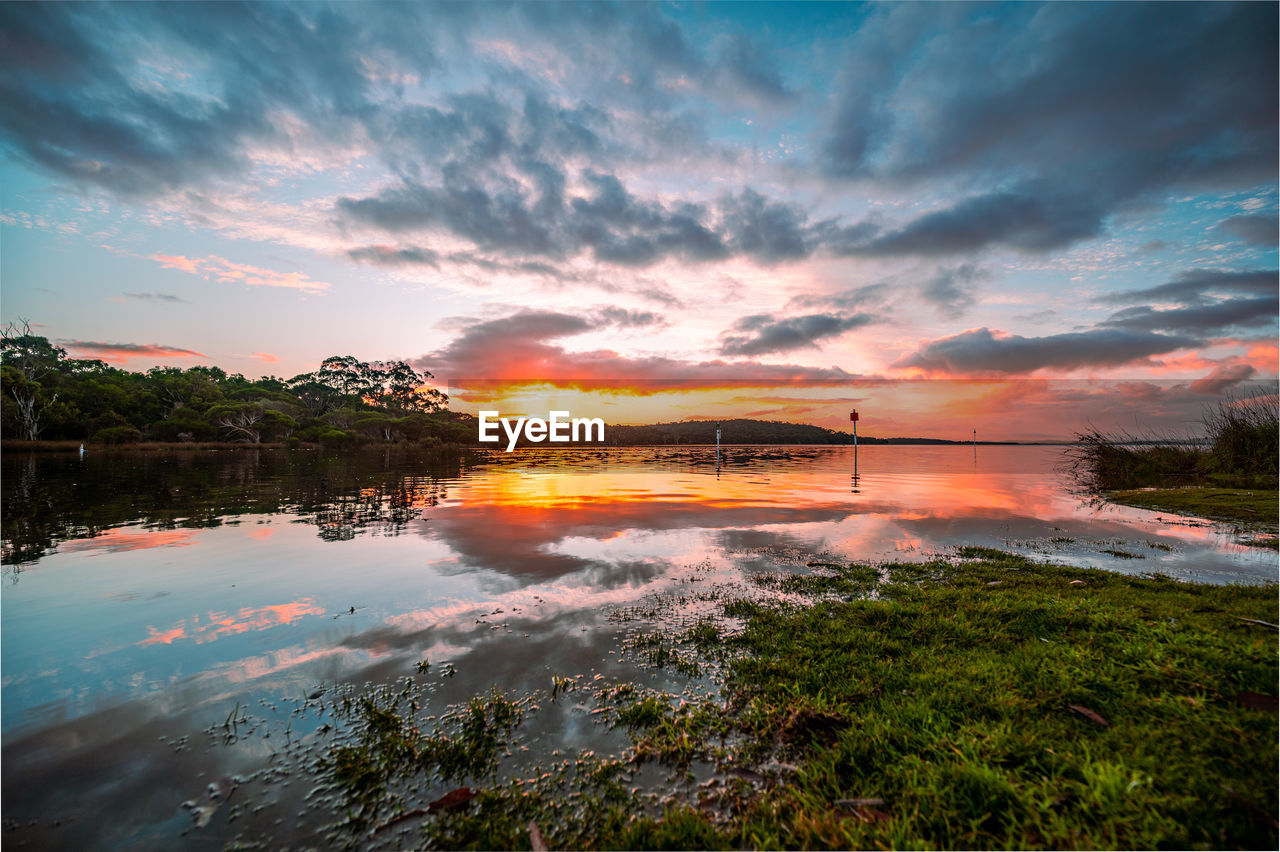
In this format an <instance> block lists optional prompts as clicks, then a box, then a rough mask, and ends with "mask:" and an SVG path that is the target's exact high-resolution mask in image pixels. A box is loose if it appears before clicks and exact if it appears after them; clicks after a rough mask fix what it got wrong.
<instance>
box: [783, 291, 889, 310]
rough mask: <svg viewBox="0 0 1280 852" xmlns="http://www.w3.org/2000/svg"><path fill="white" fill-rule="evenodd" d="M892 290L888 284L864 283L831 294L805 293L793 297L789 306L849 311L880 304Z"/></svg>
mask: <svg viewBox="0 0 1280 852" xmlns="http://www.w3.org/2000/svg"><path fill="white" fill-rule="evenodd" d="M889 292H890V286H889V285H888V284H863V285H862V286H860V287H850V288H849V289H847V290H842V291H840V292H837V293H833V294H831V295H825V294H811V293H803V294H801V295H799V296H795V297H794V298H792V299H791V300H790V301H789V302H788V303H787V304H788V306H794V307H800V308H826V309H828V310H832V311H840V312H847V311H853V310H855V309H857V308H865V307H868V306H874V305H880V304H882V303H883V302H884V299H885V297H886V296H887V295H888V294H889Z"/></svg>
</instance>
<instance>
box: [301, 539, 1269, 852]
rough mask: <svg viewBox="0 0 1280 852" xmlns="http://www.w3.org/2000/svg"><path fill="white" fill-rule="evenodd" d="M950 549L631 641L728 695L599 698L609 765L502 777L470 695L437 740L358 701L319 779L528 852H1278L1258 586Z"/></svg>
mask: <svg viewBox="0 0 1280 852" xmlns="http://www.w3.org/2000/svg"><path fill="white" fill-rule="evenodd" d="M958 556H960V557H961V558H960V560H958V561H955V560H936V561H934V562H929V563H923V564H920V563H896V564H890V565H885V566H879V567H877V568H871V567H869V566H866V565H847V566H835V565H823V566H821V567H820V569H819V571H817V572H815V573H811V574H806V575H802V576H803V581H800V580H798V579H793V578H776V579H774V580H770V581H766V583H765V584H764V585H767V586H774V587H784V586H785V589H786V591H787V592H788V593H789V594H790V595H792V596H793V597H791V598H788V599H786V600H778V601H774V602H765V603H761V602H760V601H758V600H732V601H729V602H727V603H725V604H724V605H723V611H724V612H725V613H726V615H728V616H730V617H732V618H734V619H738V620H741V622H742V629H741V630H735V631H727V630H724V629H721V628H720V627H719V626H717V624H716V623H715V621H714V620H710V619H704V620H703V621H700V622H698V623H697V624H695V625H694V626H693V627H692V628H688V627H686V628H683V629H680V630H676V631H673V632H669V633H663V632H659V633H656V634H652V635H651V636H649V637H645V638H642V639H640V640H633V641H632V642H630V643H629V644H630V647H631V649H632V653H633V654H635V655H637V656H639V657H641V658H642V659H643V658H646V657H652V656H653V652H654V651H655V650H658V649H661V650H662V651H663V652H664V653H665V652H666V651H668V650H669V649H676V648H678V649H679V651H680V653H681V654H684V653H697V654H701V655H702V657H701V659H702V661H703V662H704V663H710V662H711V661H712V660H716V661H719V662H721V663H722V664H723V668H717V669H716V671H721V672H723V674H722V676H721V677H722V682H721V683H720V684H719V685H720V687H721V688H720V694H719V695H718V697H717V698H716V699H715V700H711V699H700V700H693V701H686V700H682V698H681V696H678V695H670V694H666V693H663V692H656V691H653V690H651V689H647V688H644V687H639V686H637V685H635V684H631V683H620V684H613V685H609V686H607V687H604V688H602V689H601V690H600V691H599V692H598V693H597V694H596V700H597V702H599V703H601V704H602V705H607V709H608V710H609V712H608V713H607V714H606V715H605V716H604V717H603V718H606V719H608V724H610V725H612V726H614V727H616V728H618V729H620V730H622V731H625V732H626V733H627V734H628V736H629V738H630V742H631V745H630V746H629V747H628V748H627V749H626V750H625V751H623V752H622V753H620V754H617V755H612V756H596V755H593V754H583V755H580V756H578V758H577V759H575V760H564V761H561V762H559V763H555V764H553V765H551V766H549V767H545V768H544V767H539V768H536V769H535V770H534V771H529V770H528V768H527V767H520V768H519V769H518V776H519V777H509V775H507V774H504V773H503V772H501V771H500V770H499V764H500V763H501V758H500V756H499V751H500V750H501V748H502V746H503V744H504V743H506V742H507V741H508V739H509V737H511V736H512V735H513V732H514V731H515V729H516V728H518V727H519V725H520V724H521V722H522V719H523V714H524V712H525V708H533V707H535V706H536V705H534V704H533V703H532V701H531V700H526V701H523V702H521V701H513V700H512V699H510V698H508V697H506V696H503V695H501V694H500V693H497V692H492V693H489V694H488V695H486V696H482V697H480V698H477V699H475V700H474V701H473V702H472V703H471V704H469V705H467V706H466V707H463V708H460V710H459V711H457V712H456V713H455V714H454V715H453V716H452V717H450V718H449V719H448V720H447V722H445V723H442V724H438V725H437V727H436V731H435V732H434V733H433V734H431V735H426V734H423V733H420V732H419V730H418V724H419V720H415V719H414V718H413V710H414V709H415V708H412V707H409V706H406V705H405V703H404V701H403V700H401V698H400V697H397V696H393V695H390V694H387V695H386V696H384V698H383V699H382V700H380V701H373V702H360V701H357V702H356V703H354V704H353V705H352V712H353V713H354V715H355V718H356V719H357V720H359V721H360V725H361V726H362V727H361V729H360V733H359V735H358V736H357V737H356V738H355V739H354V740H353V741H350V744H349V745H348V746H345V748H347V749H350V750H349V751H342V750H341V749H339V750H338V755H337V757H338V759H336V760H333V759H331V760H330V761H328V762H325V763H323V765H324V766H325V767H327V771H328V779H329V782H330V784H331V785H333V786H334V787H335V788H336V789H337V790H339V791H345V792H346V793H348V794H349V795H345V796H343V797H340V800H341V801H344V802H346V803H347V805H348V820H347V822H346V824H345V825H346V827H347V828H350V829H353V830H355V831H357V832H367V831H368V830H369V827H370V826H371V825H372V826H375V828H374V831H375V833H377V832H379V831H380V829H378V828H376V826H377V825H386V824H387V821H388V820H389V819H395V816H394V815H395V814H400V813H405V812H410V813H413V811H410V809H411V808H413V807H414V805H415V804H416V805H419V806H420V805H421V804H422V803H420V802H414V801H413V800H411V799H408V800H406V799H404V798H403V797H401V798H396V799H395V800H394V801H391V802H388V801H383V800H382V797H387V796H390V795H391V793H388V791H392V792H394V791H403V790H405V789H407V788H406V785H405V784H404V783H403V778H402V777H401V778H398V777H397V776H398V775H399V776H403V775H405V774H412V773H423V772H426V773H428V774H430V775H431V776H432V777H435V778H438V779H440V780H441V781H447V782H448V783H449V784H457V783H461V781H462V780H464V779H470V780H471V782H472V783H473V784H475V785H476V787H477V788H478V795H477V796H476V798H475V799H474V800H473V801H472V802H471V803H470V807H469V808H468V809H467V810H465V811H463V812H444V813H439V814H433V815H427V814H426V812H425V811H422V815H421V816H420V817H419V819H420V826H419V827H418V828H416V829H415V830H417V831H420V832H421V833H420V834H419V835H417V836H416V837H414V838H411V839H410V842H411V845H415V846H421V847H425V848H491V849H507V848H528V845H529V832H528V824H529V822H530V821H531V820H532V821H534V822H536V824H537V825H538V827H539V829H540V831H541V833H542V835H543V836H544V837H545V838H546V842H547V844H548V845H549V846H550V847H551V848H601V849H614V848H624V849H649V848H653V849H665V848H688V849H695V848H724V849H729V848H817V847H821V848H841V849H849V848H853V849H863V848H890V847H894V848H900V847H908V848H965V849H967V848H982V849H987V848H1009V847H1016V848H1064V847H1066V848H1081V849H1084V848H1158V847H1160V848H1163V847H1172V848H1265V849H1274V848H1276V845H1277V831H1276V826H1275V814H1276V800H1277V775H1276V763H1277V756H1278V755H1277V733H1278V732H1277V722H1276V713H1275V712H1274V710H1269V709H1265V708H1264V709H1259V707H1258V706H1257V705H1259V704H1262V705H1265V702H1262V701H1260V700H1259V699H1258V697H1257V696H1256V695H1254V694H1260V695H1267V696H1274V695H1275V693H1276V682H1277V637H1276V633H1275V631H1273V630H1272V629H1270V628H1269V627H1266V626H1263V625H1259V624H1256V623H1251V622H1249V621H1245V620H1244V619H1254V620H1257V621H1263V622H1270V623H1275V622H1277V621H1280V617H1278V616H1277V609H1278V607H1277V590H1276V587H1275V586H1266V587H1246V586H1208V585H1197V584H1189V583H1176V582H1173V581H1171V580H1168V579H1165V578H1160V577H1151V578H1139V577H1131V576H1125V575H1120V574H1115V573H1110V572H1103V571H1096V570H1086V569H1075V568H1067V567H1061V566H1054V565H1044V564H1038V563H1034V562H1031V561H1030V560H1028V559H1026V558H1024V557H1022V556H1018V555H1014V554H1009V553H1005V552H1002V551H998V550H994V549H991V548H980V547H969V548H961V549H959V550H958ZM795 595H800V596H802V598H807V599H802V600H801V601H800V602H799V603H797V602H796V600H795V598H794V596H795ZM834 595H841V596H842V597H833V596H834ZM650 662H651V663H652V664H654V665H660V664H663V663H664V662H665V661H655V660H650ZM1273 700H1274V699H1273ZM397 702H398V703H397ZM1104 723H1105V724H1104ZM442 740H443V742H442ZM446 742H447V743H448V745H446V744H445V743H446ZM455 752H456V754H455ZM357 758H358V759H357ZM645 766H656V767H659V768H664V769H665V770H666V771H667V772H668V773H670V774H668V775H667V776H666V778H667V780H666V781H665V782H660V781H659V782H655V780H654V777H653V776H652V775H651V774H650V775H644V776H642V775H640V774H638V773H640V770H641V769H642V768H643V767H645ZM544 770H545V771H544ZM695 770H696V771H697V773H700V774H699V775H698V777H699V778H706V780H705V781H703V782H701V783H696V784H695V783H693V778H694V775H691V774H690V773H693V772H695ZM708 774H709V777H708ZM641 777H644V778H646V779H647V781H646V782H645V783H644V784H640V783H638V782H637V779H638V778H641ZM655 785H656V786H655ZM361 837H367V834H358V833H357V834H351V835H350V836H349V838H348V839H349V840H350V841H352V842H355V843H357V844H358V843H359V842H360V838H361Z"/></svg>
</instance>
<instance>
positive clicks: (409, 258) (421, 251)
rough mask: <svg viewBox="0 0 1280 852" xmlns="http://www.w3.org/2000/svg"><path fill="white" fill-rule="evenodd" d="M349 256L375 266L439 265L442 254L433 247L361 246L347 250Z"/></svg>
mask: <svg viewBox="0 0 1280 852" xmlns="http://www.w3.org/2000/svg"><path fill="white" fill-rule="evenodd" d="M347 256H348V257H350V258H351V259H352V260H354V261H357V262H359V263H369V264H373V265H374V266H392V267H395V266H438V265H439V264H440V255H439V254H438V253H436V252H434V251H432V250H431V249H425V248H420V247H418V246H409V247H406V248H392V247H391V246H383V245H375V246H361V247H360V248H354V249H351V250H350V251H348V252H347Z"/></svg>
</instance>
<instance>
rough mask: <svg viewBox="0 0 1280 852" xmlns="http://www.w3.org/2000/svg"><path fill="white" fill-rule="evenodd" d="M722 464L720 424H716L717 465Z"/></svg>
mask: <svg viewBox="0 0 1280 852" xmlns="http://www.w3.org/2000/svg"><path fill="white" fill-rule="evenodd" d="M719 466H720V424H719V423H717V424H716V467H719Z"/></svg>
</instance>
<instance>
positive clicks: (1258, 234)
mask: <svg viewBox="0 0 1280 852" xmlns="http://www.w3.org/2000/svg"><path fill="white" fill-rule="evenodd" d="M1218 228H1220V229H1221V230H1223V231H1226V232H1227V233H1228V234H1230V235H1231V236H1233V237H1238V238H1240V239H1242V240H1244V241H1245V242H1246V243H1253V244H1254V245H1259V246H1269V247H1271V248H1275V247H1276V244H1277V243H1278V242H1280V237H1278V236H1277V235H1278V234H1280V222H1278V221H1277V219H1276V217H1275V216H1232V217H1231V218H1230V219H1227V220H1226V221H1224V222H1222V224H1220V225H1218Z"/></svg>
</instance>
